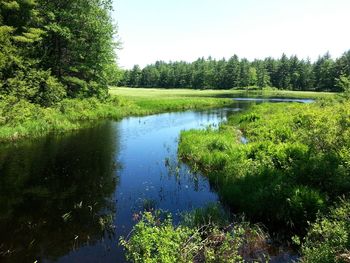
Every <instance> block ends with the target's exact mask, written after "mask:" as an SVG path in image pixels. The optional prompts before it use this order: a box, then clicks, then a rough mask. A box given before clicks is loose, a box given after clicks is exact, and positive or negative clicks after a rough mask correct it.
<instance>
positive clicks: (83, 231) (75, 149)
mask: <svg viewBox="0 0 350 263" xmlns="http://www.w3.org/2000/svg"><path fill="white" fill-rule="evenodd" d="M116 148H117V141H116V134H115V129H113V127H112V124H111V123H108V124H103V125H100V126H98V127H96V128H93V129H87V130H82V131H80V132H78V133H74V134H71V135H69V136H63V137H60V136H51V137H48V138H45V139H42V140H40V141H35V142H32V143H29V142H26V143H21V144H20V145H18V146H11V147H6V148H4V147H3V148H2V149H0V261H8V262H33V261H34V260H37V259H38V260H39V262H40V261H41V260H40V259H51V260H55V259H57V258H58V257H60V256H63V255H65V254H67V253H68V252H69V251H71V250H73V249H77V248H79V247H81V246H83V245H86V244H93V243H95V242H97V241H99V240H101V239H103V238H105V237H108V236H109V235H113V233H114V229H113V227H112V223H113V221H114V220H113V217H114V215H115V212H116V211H115V210H116V208H115V202H114V199H113V193H114V191H115V187H116V184H117V181H118V180H117V178H116V176H115V171H114V170H115V163H114V157H115V151H116V150H117V149H116Z"/></svg>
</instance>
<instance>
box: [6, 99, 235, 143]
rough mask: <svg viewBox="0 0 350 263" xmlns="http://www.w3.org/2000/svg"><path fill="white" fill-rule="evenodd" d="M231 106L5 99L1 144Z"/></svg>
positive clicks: (167, 101) (188, 101)
mask: <svg viewBox="0 0 350 263" xmlns="http://www.w3.org/2000/svg"><path fill="white" fill-rule="evenodd" d="M231 103H232V101H231V100H229V99H217V98H169V99H167V98H161V97H155V98H147V99H139V100H132V99H128V98H124V97H120V96H119V97H117V96H111V97H110V98H109V99H108V100H106V101H99V100H97V99H95V98H90V99H65V100H63V101H61V102H59V103H57V104H56V105H54V106H52V107H49V108H44V107H40V106H39V105H36V104H33V103H29V102H28V101H25V100H17V99H15V98H10V97H8V98H3V99H2V100H1V101H0V142H9V141H15V140H18V139H20V138H26V137H38V136H42V135H45V134H47V133H50V132H56V133H58V132H60V133H61V132H66V131H70V130H77V129H81V128H84V127H88V126H91V125H93V123H94V122H96V121H99V120H102V119H115V120H118V119H120V118H123V117H125V116H136V115H137V116H141V115H148V114H155V113H161V112H167V111H181V110H186V109H203V108H209V107H222V106H225V105H229V104H231Z"/></svg>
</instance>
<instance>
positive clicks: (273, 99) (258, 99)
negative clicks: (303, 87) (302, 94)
mask: <svg viewBox="0 0 350 263" xmlns="http://www.w3.org/2000/svg"><path fill="white" fill-rule="evenodd" d="M233 100H235V101H247V102H253V101H254V102H299V103H312V102H314V100H313V99H292V98H234V99H233Z"/></svg>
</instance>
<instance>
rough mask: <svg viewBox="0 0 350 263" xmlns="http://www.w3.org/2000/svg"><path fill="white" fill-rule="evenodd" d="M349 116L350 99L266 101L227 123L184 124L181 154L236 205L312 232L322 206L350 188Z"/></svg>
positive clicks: (281, 225)
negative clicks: (214, 126)
mask: <svg viewBox="0 0 350 263" xmlns="http://www.w3.org/2000/svg"><path fill="white" fill-rule="evenodd" d="M349 116H350V102H319V103H314V104H310V105H301V104H264V105H259V106H255V107H253V108H252V109H250V110H248V112H245V113H241V114H238V115H236V116H233V117H232V118H231V119H230V120H229V121H228V122H227V123H226V124H223V125H221V127H220V129H219V130H202V131H198V130H191V131H184V132H182V134H181V139H180V145H179V156H180V157H181V158H182V159H183V160H185V161H186V162H188V163H190V164H191V166H192V167H193V168H194V169H199V170H201V171H202V172H204V173H205V174H206V175H208V177H209V178H210V181H211V182H212V184H214V185H215V186H216V187H217V189H218V191H219V193H220V195H221V197H222V199H223V200H225V201H226V202H227V203H228V204H230V205H231V206H232V207H233V208H235V210H236V211H239V212H244V213H245V214H246V215H248V216H249V217H250V218H252V219H254V220H258V221H262V222H264V223H265V224H266V225H268V226H270V227H271V228H272V229H275V230H276V229H279V230H281V229H284V230H287V232H289V233H299V234H305V232H306V228H307V226H308V222H309V221H313V220H315V218H316V215H317V213H318V211H324V210H326V209H327V206H328V205H329V204H331V203H332V202H333V201H334V200H337V198H338V196H341V195H348V194H349V191H350V178H349V174H350V151H349V149H350V136H349V135H350V117H349ZM241 136H245V137H246V138H247V139H248V143H247V144H244V143H242V142H241Z"/></svg>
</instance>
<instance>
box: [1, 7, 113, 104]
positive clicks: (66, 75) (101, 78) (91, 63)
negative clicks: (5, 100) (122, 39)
mask: <svg viewBox="0 0 350 263" xmlns="http://www.w3.org/2000/svg"><path fill="white" fill-rule="evenodd" d="M110 11H111V1H102V0H92V1H83V0H81V1H51V2H47V1H43V0H37V1H34V0H16V1H13V0H4V1H1V3H0V46H1V49H0V95H2V96H8V95H11V96H13V97H15V98H17V99H18V100H20V99H24V100H27V101H29V102H31V103H35V104H39V105H41V106H45V107H47V106H51V105H53V104H55V103H56V102H59V101H61V100H62V99H63V98H65V97H73V98H76V97H79V98H84V97H91V96H96V97H99V98H104V97H106V96H107V94H108V86H107V84H108V81H109V80H110V79H111V77H110V76H108V74H107V73H108V72H113V70H111V68H115V67H116V64H115V54H114V48H115V46H116V45H117V43H115V42H114V41H113V36H114V34H115V33H116V30H115V27H114V25H113V23H112V20H111V17H110Z"/></svg>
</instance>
